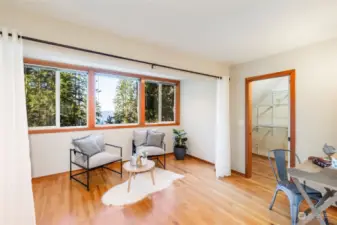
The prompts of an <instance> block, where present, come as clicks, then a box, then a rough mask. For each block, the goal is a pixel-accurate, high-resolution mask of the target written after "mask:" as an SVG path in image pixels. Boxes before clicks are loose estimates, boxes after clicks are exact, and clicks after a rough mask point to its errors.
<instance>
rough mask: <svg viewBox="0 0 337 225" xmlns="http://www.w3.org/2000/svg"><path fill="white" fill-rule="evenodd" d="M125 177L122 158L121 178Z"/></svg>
mask: <svg viewBox="0 0 337 225" xmlns="http://www.w3.org/2000/svg"><path fill="white" fill-rule="evenodd" d="M122 177H123V161H122V160H121V178H122Z"/></svg>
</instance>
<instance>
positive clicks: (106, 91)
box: [95, 74, 139, 125]
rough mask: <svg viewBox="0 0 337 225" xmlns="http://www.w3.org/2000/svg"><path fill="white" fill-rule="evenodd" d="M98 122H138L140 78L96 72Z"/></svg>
mask: <svg viewBox="0 0 337 225" xmlns="http://www.w3.org/2000/svg"><path fill="white" fill-rule="evenodd" d="M95 79H96V124H100V125H105V124H131V123H138V84H139V80H138V79H133V78H127V77H119V76H113V75H108V74H96V75H95Z"/></svg>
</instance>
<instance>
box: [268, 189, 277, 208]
mask: <svg viewBox="0 0 337 225" xmlns="http://www.w3.org/2000/svg"><path fill="white" fill-rule="evenodd" d="M278 192H279V189H277V188H276V189H275V192H274V196H273V199H272V200H271V203H270V206H269V210H272V209H273V206H274V203H275V200H276V196H277V193H278Z"/></svg>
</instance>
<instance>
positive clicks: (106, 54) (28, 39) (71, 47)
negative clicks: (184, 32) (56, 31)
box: [0, 31, 222, 79]
mask: <svg viewBox="0 0 337 225" xmlns="http://www.w3.org/2000/svg"><path fill="white" fill-rule="evenodd" d="M0 35H2V31H0ZM8 35H9V36H12V34H11V33H9V34H8ZM20 37H21V38H22V39H23V40H27V41H32V42H37V43H42V44H47V45H52V46H57V47H62V48H68V49H72V50H76V51H81V52H86V53H91V54H96V55H102V56H107V57H111V58H116V59H122V60H126V61H130V62H136V63H141V64H146V65H149V66H151V68H152V69H153V68H154V67H161V68H165V69H171V70H176V71H181V72H185V73H192V74H197V75H201V76H206V77H212V78H217V79H222V77H220V76H215V75H211V74H207V73H200V72H196V71H193V70H186V69H181V68H177V67H172V66H166V65H163V64H157V63H152V62H148V61H143V60H138V59H132V58H128V57H124V56H119V55H113V54H108V53H104V52H99V51H94V50H90V49H85V48H79V47H75V46H71V45H65V44H60V43H56V42H51V41H45V40H41V39H37V38H32V37H27V36H23V35H19V38H20Z"/></svg>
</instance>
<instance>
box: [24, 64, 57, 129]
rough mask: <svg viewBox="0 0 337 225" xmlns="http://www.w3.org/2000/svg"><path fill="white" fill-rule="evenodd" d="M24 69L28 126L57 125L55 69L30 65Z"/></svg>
mask: <svg viewBox="0 0 337 225" xmlns="http://www.w3.org/2000/svg"><path fill="white" fill-rule="evenodd" d="M24 70H25V87H26V104H27V117H28V126H29V127H47V126H55V125H56V118H55V77H56V72H55V70H54V69H49V68H43V67H36V66H28V65H27V66H25V68H24Z"/></svg>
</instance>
